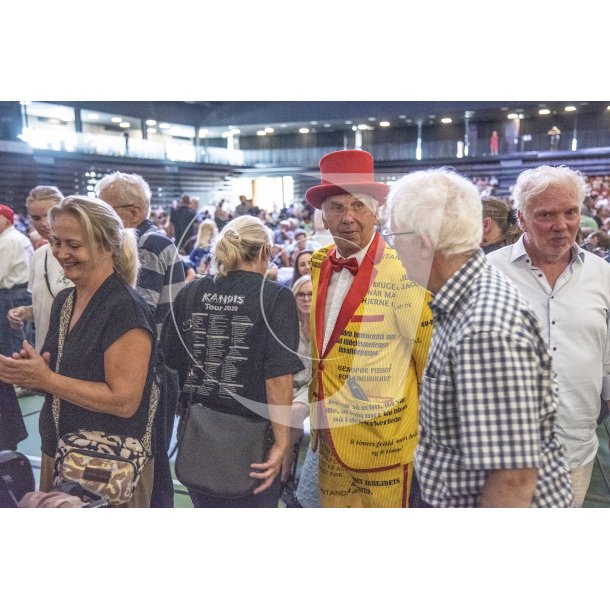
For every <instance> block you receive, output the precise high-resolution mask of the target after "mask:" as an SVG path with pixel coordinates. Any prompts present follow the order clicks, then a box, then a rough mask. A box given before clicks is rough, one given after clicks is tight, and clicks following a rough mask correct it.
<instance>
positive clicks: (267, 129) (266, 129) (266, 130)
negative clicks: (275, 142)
mask: <svg viewBox="0 0 610 610" xmlns="http://www.w3.org/2000/svg"><path fill="white" fill-rule="evenodd" d="M274 131H275V129H273V127H265V133H273V132H274Z"/></svg>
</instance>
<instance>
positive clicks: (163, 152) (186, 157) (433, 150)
mask: <svg viewBox="0 0 610 610" xmlns="http://www.w3.org/2000/svg"><path fill="white" fill-rule="evenodd" d="M578 135H579V138H578V150H585V149H587V148H594V147H599V146H609V145H610V133H609V134H605V135H604V137H603V138H602V140H604V143H601V140H600V134H599V132H594V131H591V133H589V132H588V131H580V132H579V134H578ZM606 136H607V137H606ZM21 139H22V140H23V142H24V143H25V144H21V143H19V142H2V143H0V149H1V150H5V151H8V150H12V151H13V152H22V153H28V152H29V153H30V154H31V153H32V152H34V151H36V150H48V151H57V152H65V153H78V154H91V155H104V156H110V157H128V158H137V159H150V160H161V161H168V162H186V163H205V164H211V165H230V166H235V167H256V168H272V167H316V166H317V165H318V163H319V160H320V158H321V157H322V156H323V155H325V154H327V153H329V152H331V151H333V150H336V147H332V146H331V147H329V146H313V147H298V148H297V147H285V148H281V147H267V148H261V149H228V148H221V147H213V146H195V145H194V144H193V143H192V142H189V141H184V142H179V141H175V140H174V141H173V142H160V141H156V140H145V139H139V138H125V137H124V136H120V135H119V136H113V135H101V134H93V133H75V132H62V131H57V130H54V129H42V128H30V129H25V130H24V133H23V134H22V136H21ZM605 140H607V142H605ZM20 144H21V145H20ZM26 145H27V146H26ZM364 148H365V149H366V150H368V151H370V152H371V153H372V154H373V156H374V157H375V161H376V163H383V162H388V163H391V162H401V161H402V162H412V161H415V160H416V155H417V150H416V142H415V141H408V140H405V141H402V142H393V143H372V144H370V145H365V146H364ZM513 148H514V150H513V151H511V152H513V153H527V152H534V151H539V152H543V151H545V150H547V151H548V150H549V145H548V137H546V134H536V135H535V136H534V137H533V138H532V137H531V136H530V137H529V139H523V141H521V142H520V143H519V145H517V146H515V147H513ZM573 149H574V145H573V138H572V134H570V133H565V134H562V141H561V143H560V146H559V147H558V150H559V151H565V152H567V151H570V150H573ZM421 151H422V155H421V160H422V161H426V160H430V161H431V160H438V159H444V160H450V159H452V158H454V159H455V158H462V157H464V156H469V157H470V158H472V159H477V160H484V159H485V158H489V157H490V155H489V153H488V145H487V143H486V141H484V140H482V139H480V140H477V141H476V142H474V143H472V144H471V145H470V155H467V154H466V151H465V150H464V143H463V142H461V141H453V140H450V139H447V140H430V141H426V140H425V139H424V141H423V142H422V148H421ZM504 152H507V151H504ZM502 154H503V151H502V148H500V155H502ZM495 158H497V157H495Z"/></svg>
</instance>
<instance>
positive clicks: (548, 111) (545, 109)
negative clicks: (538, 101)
mask: <svg viewBox="0 0 610 610" xmlns="http://www.w3.org/2000/svg"><path fill="white" fill-rule="evenodd" d="M538 114H551V111H550V110H549V109H548V108H541V109H540V110H539V111H538Z"/></svg>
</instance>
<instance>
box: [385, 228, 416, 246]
mask: <svg viewBox="0 0 610 610" xmlns="http://www.w3.org/2000/svg"><path fill="white" fill-rule="evenodd" d="M381 235H382V237H383V238H384V239H385V241H386V243H387V244H388V246H390V248H394V247H395V244H396V242H395V241H394V236H396V235H417V231H399V232H398V233H390V230H389V229H384V230H383V231H381Z"/></svg>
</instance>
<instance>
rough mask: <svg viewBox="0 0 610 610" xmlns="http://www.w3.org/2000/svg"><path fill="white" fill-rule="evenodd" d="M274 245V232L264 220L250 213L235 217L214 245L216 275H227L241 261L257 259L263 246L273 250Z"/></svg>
mask: <svg viewBox="0 0 610 610" xmlns="http://www.w3.org/2000/svg"><path fill="white" fill-rule="evenodd" d="M272 247H273V233H272V232H271V230H270V229H269V228H268V227H267V226H265V224H264V223H263V221H262V220H260V219H259V218H256V217H255V216H249V215H245V216H238V217H237V218H234V219H233V220H231V221H230V222H228V223H227V224H226V225H225V226H224V228H223V229H222V231H221V232H220V234H219V235H218V237H217V239H216V240H215V242H214V244H213V245H212V259H213V261H214V263H215V266H216V277H226V276H227V275H228V274H229V273H231V272H232V271H235V270H237V269H238V268H239V266H240V265H241V263H243V262H251V261H253V260H255V259H256V258H257V256H258V255H259V253H260V251H261V248H267V249H268V250H269V252H271V248H272Z"/></svg>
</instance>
